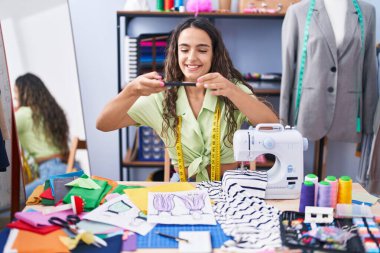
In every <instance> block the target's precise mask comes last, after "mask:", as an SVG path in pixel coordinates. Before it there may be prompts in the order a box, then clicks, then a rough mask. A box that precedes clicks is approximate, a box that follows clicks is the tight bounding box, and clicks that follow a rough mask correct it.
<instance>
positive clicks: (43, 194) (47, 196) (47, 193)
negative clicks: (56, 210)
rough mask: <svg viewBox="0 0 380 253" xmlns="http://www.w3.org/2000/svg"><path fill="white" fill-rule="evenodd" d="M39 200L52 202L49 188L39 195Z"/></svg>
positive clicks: (52, 198)
mask: <svg viewBox="0 0 380 253" xmlns="http://www.w3.org/2000/svg"><path fill="white" fill-rule="evenodd" d="M40 197H41V198H43V199H51V200H54V197H53V193H52V191H51V187H49V188H47V189H46V190H44V191H43V192H42V193H41V195H40Z"/></svg>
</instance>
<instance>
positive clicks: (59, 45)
mask: <svg viewBox="0 0 380 253" xmlns="http://www.w3.org/2000/svg"><path fill="white" fill-rule="evenodd" d="M0 22H1V27H2V34H3V39H4V49H5V53H6V57H7V65H8V73H9V81H10V85H11V87H12V96H13V103H14V108H15V110H17V112H16V113H15V115H16V127H17V129H18V135H19V141H20V144H21V146H22V148H23V151H24V152H23V153H24V158H25V159H24V161H28V162H27V163H28V164H39V168H35V167H33V166H29V167H30V170H25V166H23V167H24V170H23V174H24V175H23V176H24V182H25V179H27V180H28V182H26V183H27V186H30V185H29V183H30V182H31V181H32V180H33V179H34V178H35V176H33V175H34V171H40V170H41V168H45V167H48V168H49V169H45V171H44V172H43V173H45V172H47V171H50V170H51V169H50V168H54V170H59V171H60V172H62V171H63V172H66V166H64V165H63V164H62V163H60V160H62V161H64V160H66V159H67V158H68V156H67V155H68V154H69V151H70V146H71V143H72V140H73V139H74V137H78V138H79V139H80V140H86V136H85V129H84V122H83V114H82V103H81V96H80V89H79V81H78V74H77V66H76V60H75V51H74V44H73V36H72V29H71V22H70V14H69V8H68V3H67V0H28V1H23V0H0ZM27 73H31V74H27ZM20 76H22V77H20ZM16 80H17V85H15V83H16ZM31 84H32V85H31ZM44 86H45V87H46V88H47V90H48V92H47V91H46V90H44V88H43V87H44ZM15 87H16V88H15ZM49 93H50V94H51V95H49ZM54 101H55V102H54ZM18 104H19V105H20V107H19V108H18V109H17V107H18V106H17V105H18ZM62 111H63V113H62ZM37 112H38V113H37ZM32 115H33V116H35V115H40V117H35V118H34V117H32ZM64 115H65V116H64ZM65 118H66V119H65ZM46 119H48V120H46ZM38 122H44V123H40V124H41V125H43V127H35V128H33V127H32V126H35V125H36V124H37V125H38ZM46 122H49V123H48V124H46ZM65 122H67V124H66V123H65ZM66 125H67V127H65V126H66ZM31 128H33V130H32V131H30V130H31ZM49 129H50V130H49ZM67 130H68V134H67ZM36 133H38V134H36ZM36 135H38V136H39V137H36ZM41 136H42V137H41ZM40 137H41V138H40ZM65 143H67V148H64V147H65V146H66V145H65ZM65 149H66V150H67V151H68V152H65V153H66V155H63V154H62V153H63V152H62V150H65ZM29 158H31V159H29ZM30 160H34V162H30ZM75 160H76V161H78V162H79V164H80V165H79V166H80V168H82V169H83V170H84V172H85V173H87V174H89V173H90V169H89V160H88V155H87V151H86V150H83V151H82V150H78V152H77V153H76V155H75ZM47 163H50V165H49V166H47ZM65 163H67V162H66V161H65ZM65 165H66V164H65ZM77 166H78V165H77ZM58 167H59V169H58ZM33 168H35V169H33ZM40 172H42V171H40ZM30 173H32V177H30V176H31V175H30ZM53 173H54V174H56V172H51V173H50V172H49V174H53ZM59 174H60V173H59ZM26 188H27V189H28V187H26Z"/></svg>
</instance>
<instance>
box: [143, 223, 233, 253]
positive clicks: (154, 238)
mask: <svg viewBox="0 0 380 253" xmlns="http://www.w3.org/2000/svg"><path fill="white" fill-rule="evenodd" d="M180 231H210V234H211V243H212V247H213V248H220V247H221V246H222V245H223V243H224V242H225V241H227V240H230V239H231V237H229V236H226V235H225V234H224V232H223V230H222V228H221V227H220V225H219V224H217V225H164V224H159V225H157V226H155V227H154V229H152V231H150V232H149V234H147V235H146V236H141V235H138V237H137V248H139V249H141V248H178V242H177V241H176V240H173V239H169V238H166V237H163V236H160V235H157V234H156V232H161V233H164V234H168V235H173V236H178V234H179V232H180Z"/></svg>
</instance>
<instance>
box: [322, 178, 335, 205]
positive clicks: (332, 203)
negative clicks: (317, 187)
mask: <svg viewBox="0 0 380 253" xmlns="http://www.w3.org/2000/svg"><path fill="white" fill-rule="evenodd" d="M325 181H326V182H329V183H330V185H331V207H333V208H335V207H336V202H337V201H338V180H337V179H336V177H334V176H327V177H326V179H325Z"/></svg>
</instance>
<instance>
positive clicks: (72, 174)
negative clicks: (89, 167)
mask: <svg viewBox="0 0 380 253" xmlns="http://www.w3.org/2000/svg"><path fill="white" fill-rule="evenodd" d="M82 175H83V170H79V171H75V172H70V173H65V174H61V175H55V176H51V177H49V181H50V185H51V187H52V188H51V191H52V192H53V196H54V194H55V191H54V179H56V178H65V177H80V176H82Z"/></svg>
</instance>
